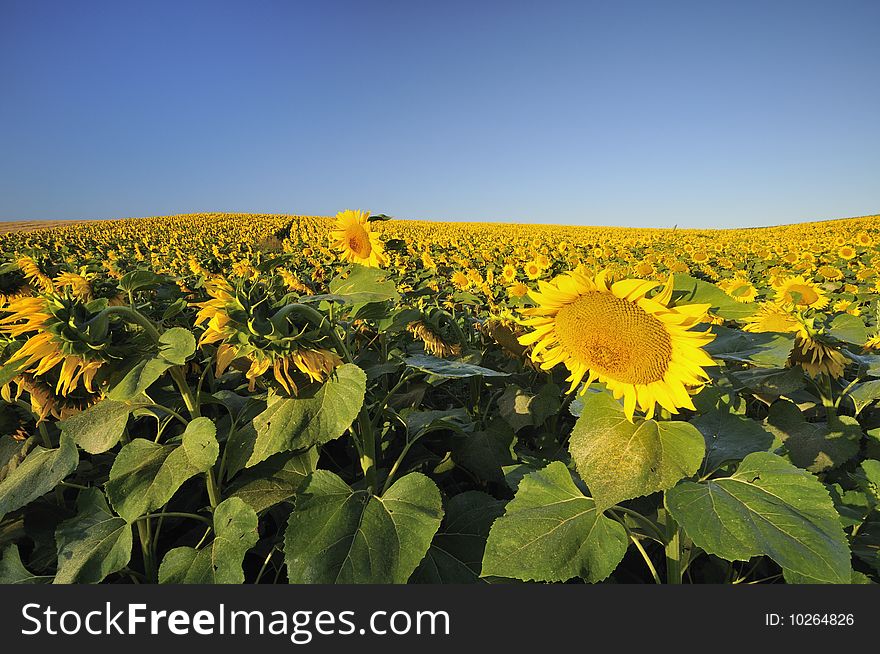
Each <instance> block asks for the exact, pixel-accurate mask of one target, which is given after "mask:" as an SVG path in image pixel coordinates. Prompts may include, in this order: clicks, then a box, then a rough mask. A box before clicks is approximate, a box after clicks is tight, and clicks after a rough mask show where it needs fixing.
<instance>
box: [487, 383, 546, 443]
mask: <svg viewBox="0 0 880 654" xmlns="http://www.w3.org/2000/svg"><path fill="white" fill-rule="evenodd" d="M561 396H562V392H561V390H560V388H559V387H558V386H556V385H555V384H545V385H544V386H543V387H542V388H541V390H540V392H538V393H537V394H535V393H529V392H528V391H525V390H523V389H521V388H520V387H519V386H515V385H513V384H511V385H509V386H508V387H507V388H506V389H504V393H502V394H501V397H499V398H498V409H499V413H500V414H501V417H502V418H504V419H505V420H506V421H507V423H508V424H509V425H510V426H511V427H513V429H514V431H519V430H521V429H523V428H524V427H539V426H541V425H543V424H544V421H545V420H547V418H549V417H550V416H552V415H555V414H556V413H558V412H559V408H560V406H561V403H560V400H559V398H560V397H561Z"/></svg>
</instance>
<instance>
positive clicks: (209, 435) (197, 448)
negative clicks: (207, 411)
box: [181, 418, 220, 472]
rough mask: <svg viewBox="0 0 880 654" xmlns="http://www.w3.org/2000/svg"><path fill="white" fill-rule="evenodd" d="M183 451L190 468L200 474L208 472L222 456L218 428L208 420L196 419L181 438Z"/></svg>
mask: <svg viewBox="0 0 880 654" xmlns="http://www.w3.org/2000/svg"><path fill="white" fill-rule="evenodd" d="M181 438H182V441H183V450H184V451H185V452H186V458H187V460H188V461H189V464H190V466H191V467H192V468H193V469H194V470H197V471H198V472H207V471H208V470H210V469H211V467H212V466H213V465H214V464H215V463H216V462H217V457H218V456H220V444H219V443H218V442H217V428H216V427H215V426H214V423H213V422H212V421H211V420H210V419H208V418H195V419H194V420H192V421H191V422H190V423H189V424H188V425H187V426H186V430H185V431H184V432H183V436H182V437H181Z"/></svg>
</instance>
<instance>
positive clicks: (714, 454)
mask: <svg viewBox="0 0 880 654" xmlns="http://www.w3.org/2000/svg"><path fill="white" fill-rule="evenodd" d="M691 424H692V425H693V426H694V427H696V428H697V429H698V430H700V433H701V434H702V435H703V438H705V439H706V462H705V465H704V469H705V470H715V469H716V468H718V467H719V466H721V465H722V464H724V463H728V462H730V461H739V460H740V459H743V458H744V457H745V456H746V455H747V454H751V453H752V452H765V451H767V450H768V449H770V447H771V446H772V445H773V434H771V433H770V432H768V431H767V430H766V429H764V428H763V427H762V426H761V424H760V423H758V422H755V421H754V420H752V419H751V418H746V417H745V416H738V415H734V414H731V413H728V412H727V411H723V410H721V409H712V410H711V411H709V412H708V413H704V414H703V415H700V416H697V417H696V418H694V419H693V420H691Z"/></svg>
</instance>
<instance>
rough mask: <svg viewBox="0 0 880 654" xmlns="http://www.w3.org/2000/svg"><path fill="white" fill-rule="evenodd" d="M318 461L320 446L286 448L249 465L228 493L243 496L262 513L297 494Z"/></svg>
mask: <svg viewBox="0 0 880 654" xmlns="http://www.w3.org/2000/svg"><path fill="white" fill-rule="evenodd" d="M317 464H318V448H316V447H312V448H309V449H308V450H306V451H305V452H282V453H281V454H275V455H274V456H270V457H269V458H268V459H266V460H265V461H263V462H262V463H258V464H257V465H255V466H254V467H252V468H248V469H247V470H245V471H244V472H242V473H241V474H240V475H239V476H238V477H236V479H235V483H233V484H231V485H230V486H229V487H228V489H227V493H228V495H229V497H240V498H241V499H243V500H244V501H245V502H247V503H248V505H250V507H251V508H252V509H253V510H254V511H256V512H257V513H260V512H261V511H265V510H266V509H268V508H269V507H271V506H275V505H276V504H279V503H281V502H286V501H288V500H290V499H291V498H293V497H294V496H295V495H296V493H297V492H298V491H299V490H300V488H302V487H303V485H304V484H305V482H306V480H307V479H308V477H309V475H310V474H312V473H313V472H314V471H315V467H316V466H317Z"/></svg>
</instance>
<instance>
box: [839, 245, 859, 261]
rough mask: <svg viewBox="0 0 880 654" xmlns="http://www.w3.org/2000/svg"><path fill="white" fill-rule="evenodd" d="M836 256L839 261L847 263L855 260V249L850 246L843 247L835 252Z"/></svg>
mask: <svg viewBox="0 0 880 654" xmlns="http://www.w3.org/2000/svg"><path fill="white" fill-rule="evenodd" d="M837 254H838V255H839V256H840V258H841V259H846V260H847V261H849V260H850V259H855V257H856V249H855V248H854V247H852V246H851V245H844V246H843V247H842V248H840V249H839V250H838V251H837Z"/></svg>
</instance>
